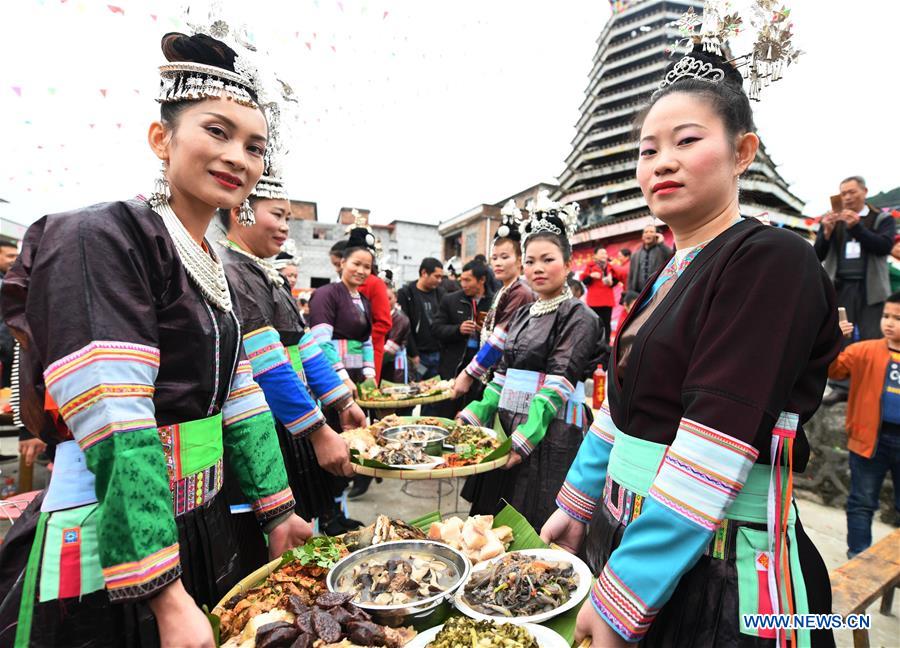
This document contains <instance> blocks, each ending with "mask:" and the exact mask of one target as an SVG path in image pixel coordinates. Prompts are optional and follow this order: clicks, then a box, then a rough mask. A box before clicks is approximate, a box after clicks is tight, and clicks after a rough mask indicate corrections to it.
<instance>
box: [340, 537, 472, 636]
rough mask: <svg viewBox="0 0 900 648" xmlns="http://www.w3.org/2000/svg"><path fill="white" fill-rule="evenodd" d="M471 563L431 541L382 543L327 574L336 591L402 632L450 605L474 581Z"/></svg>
mask: <svg viewBox="0 0 900 648" xmlns="http://www.w3.org/2000/svg"><path fill="white" fill-rule="evenodd" d="M471 569H472V566H471V564H470V563H469V560H468V559H467V558H466V557H465V556H464V555H463V554H462V553H461V552H459V551H457V550H456V549H454V548H452V547H450V546H448V545H445V544H442V543H439V542H431V541H429V540H400V541H396V542H383V543H381V544H377V545H372V546H371V547H367V548H365V549H361V550H359V551H357V552H355V553H352V554H350V555H349V556H347V557H345V558H344V559H342V560H341V561H340V562H338V563H337V564H336V565H335V566H334V567H332V568H331V571H330V572H329V573H328V579H327V581H326V585H327V586H328V589H329V590H330V591H332V592H341V593H346V594H351V593H352V594H353V598H352V599H351V601H352V602H353V604H354V605H356V606H357V607H359V608H361V609H363V610H365V611H366V612H367V613H368V614H370V615H372V617H373V618H374V619H376V620H378V622H379V623H383V624H385V625H389V626H392V627H397V626H401V625H407V624H409V623H413V622H415V621H417V620H420V619H422V618H424V617H426V616H428V615H429V614H431V613H432V612H434V611H435V610H436V609H437V608H438V607H440V606H441V605H442V604H444V603H445V602H446V601H449V600H450V599H451V598H452V597H453V594H454V593H455V592H456V590H457V589H458V588H459V587H460V586H461V585H462V584H463V582H465V580H466V579H467V578H468V577H469V573H470V571H471Z"/></svg>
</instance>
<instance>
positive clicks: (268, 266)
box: [219, 239, 284, 286]
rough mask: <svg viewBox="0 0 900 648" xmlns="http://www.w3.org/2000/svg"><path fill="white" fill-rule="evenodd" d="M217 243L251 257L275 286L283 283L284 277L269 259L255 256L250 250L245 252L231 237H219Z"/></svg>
mask: <svg viewBox="0 0 900 648" xmlns="http://www.w3.org/2000/svg"><path fill="white" fill-rule="evenodd" d="M219 245H221V246H223V247H227V248H228V249H229V250H234V251H235V252H237V253H238V254H243V255H244V256H245V257H247V258H248V259H252V260H253V261H254V262H255V263H256V265H258V266H259V267H260V269H261V270H262V271H263V272H265V273H266V277H267V278H268V280H269V281H270V282H271V283H273V284H275V285H276V286H280V285H281V284H283V283H284V277H282V276H281V273H280V272H278V269H277V268H276V267H275V264H274V263H272V262H271V261H270V260H269V259H264V258H262V257H258V256H256V255H255V254H253V253H252V252H247V250H245V249H243V248H242V247H241V246H239V245H238V244H237V243H235V242H234V241H232V240H231V239H220V240H219Z"/></svg>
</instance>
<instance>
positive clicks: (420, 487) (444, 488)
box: [400, 479, 454, 513]
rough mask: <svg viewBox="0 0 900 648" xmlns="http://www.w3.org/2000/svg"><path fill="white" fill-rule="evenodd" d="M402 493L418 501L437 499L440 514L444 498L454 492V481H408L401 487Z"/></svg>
mask: <svg viewBox="0 0 900 648" xmlns="http://www.w3.org/2000/svg"><path fill="white" fill-rule="evenodd" d="M400 491H401V492H402V493H403V494H404V495H408V496H409V497H414V498H416V499H432V498H434V497H437V501H438V512H439V513H440V512H441V505H442V504H443V501H444V496H445V495H449V494H450V493H452V492H453V491H454V487H453V481H452V480H450V479H428V480H419V481H406V482H404V483H403V486H401V487H400Z"/></svg>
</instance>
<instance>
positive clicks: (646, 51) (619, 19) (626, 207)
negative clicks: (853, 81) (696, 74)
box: [555, 0, 809, 246]
mask: <svg viewBox="0 0 900 648" xmlns="http://www.w3.org/2000/svg"><path fill="white" fill-rule="evenodd" d="M611 4H612V11H613V13H612V17H611V18H610V19H609V22H608V23H607V24H606V26H605V27H604V28H603V31H602V33H601V34H600V37H599V39H598V40H597V51H596V53H595V54H594V59H593V67H592V68H591V72H590V80H589V82H588V86H587V89H586V90H585V93H584V94H585V96H584V101H583V102H582V104H581V107H580V110H581V117H580V119H579V120H578V122H577V124H576V134H575V137H574V139H573V140H572V152H571V153H570V154H569V156H568V157H567V158H566V167H565V170H564V171H563V172H562V174H561V175H560V176H559V185H560V188H559V190H558V191H557V193H556V195H555V197H556V198H558V199H562V200H564V201H566V202H571V201H578V203H579V204H580V205H581V223H580V229H579V232H578V233H577V234H576V235H575V239H574V241H573V242H574V243H575V244H576V245H578V244H581V245H583V246H584V245H587V244H588V243H596V242H601V241H603V242H605V241H608V240H613V239H615V240H616V241H619V242H622V243H625V242H626V240H625V239H634V238H637V237H639V236H640V231H641V229H642V228H643V227H644V226H645V225H646V224H647V223H648V222H652V220H653V218H652V215H651V214H650V211H649V210H648V208H647V205H646V203H645V202H644V198H643V195H642V194H641V190H640V188H639V187H638V183H637V180H636V179H635V167H636V166H637V159H638V145H637V140H638V138H637V136H636V134H635V132H634V119H635V115H636V113H637V112H638V111H639V110H640V109H641V107H643V106H644V105H645V104H646V103H647V101H648V100H649V99H650V95H651V94H652V93H653V91H654V90H656V88H657V85H658V83H659V81H660V79H661V78H662V77H663V72H664V70H665V69H666V66H668V65H669V64H670V63H671V62H672V60H673V49H674V48H675V44H676V42H677V41H678V39H679V37H680V36H679V33H678V30H677V28H676V27H675V26H674V25H672V24H671V23H673V22H674V21H676V20H678V18H679V17H680V16H681V14H683V13H684V12H685V11H687V10H688V8H689V7H693V8H694V11H695V12H697V13H701V12H702V11H703V2H702V0H678V1H674V0H633V1H631V2H629V1H627V0H624V1H623V0H619V1H617V2H612V3H611ZM802 208H803V202H802V201H801V200H800V199H799V198H797V197H796V196H795V195H793V194H792V193H791V191H790V189H789V187H788V184H787V183H786V182H785V180H784V179H783V178H782V177H781V175H780V174H779V172H778V171H777V169H776V165H775V164H774V163H773V162H772V159H771V158H770V157H769V155H768V153H767V152H766V149H765V147H764V146H760V150H759V154H758V155H757V157H756V160H755V161H754V162H753V164H752V165H751V166H750V169H749V170H748V172H747V173H745V174H744V176H743V177H742V179H741V209H742V213H744V214H745V215H748V216H758V217H759V216H765V217H766V218H768V219H769V221H770V222H771V223H772V224H775V225H781V226H786V227H791V228H795V229H798V230H801V231H805V230H808V229H809V225H806V224H805V222H804V219H803V218H802V217H801V216H800V210H801V209H802Z"/></svg>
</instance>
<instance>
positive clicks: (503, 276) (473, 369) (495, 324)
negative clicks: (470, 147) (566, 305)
mask: <svg viewBox="0 0 900 648" xmlns="http://www.w3.org/2000/svg"><path fill="white" fill-rule="evenodd" d="M500 214H501V217H502V220H501V222H500V226H499V227H498V228H497V232H496V233H495V234H494V242H493V245H492V246H491V267H492V268H493V270H494V276H495V277H496V278H497V280H498V281H499V282H501V284H502V287H501V288H500V290H498V291H497V294H496V295H495V296H494V301H493V303H492V304H491V308H490V310H489V311H488V313H487V316H486V317H485V318H484V325H483V326H482V328H481V348H480V349H479V350H478V353H477V354H476V356H475V357H474V358H473V359H472V361H471V362H470V363H469V364H468V366H467V367H465V368H464V369H463V370H462V371H461V372H460V373H459V375H458V376H457V377H456V380H455V381H454V385H453V394H454V398H460V397H462V396H463V395H465V394H466V393H468V391H469V390H470V389H471V388H472V384H473V383H474V381H475V380H481V381H483V382H484V383H485V384H487V383H489V382H490V380H491V370H492V369H493V367H494V365H496V364H497V363H498V362H499V361H500V358H501V357H502V356H503V348H504V345H505V343H506V328H507V325H508V324H509V320H510V319H512V316H513V314H514V313H515V312H516V311H517V310H518V309H519V308H520V307H521V306H524V305H525V304H530V303H531V302H533V301H534V292H533V291H532V290H531V288H529V287H528V284H526V283H525V281H524V280H523V279H522V233H521V232H520V231H519V226H520V224H521V223H520V220H521V212H520V211H519V208H518V207H516V203H515V201H514V200H512V199H510V200H509V201H508V202H507V203H506V204H505V205H504V206H503V209H502V210H501V212H500Z"/></svg>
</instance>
